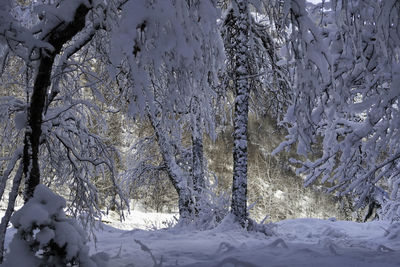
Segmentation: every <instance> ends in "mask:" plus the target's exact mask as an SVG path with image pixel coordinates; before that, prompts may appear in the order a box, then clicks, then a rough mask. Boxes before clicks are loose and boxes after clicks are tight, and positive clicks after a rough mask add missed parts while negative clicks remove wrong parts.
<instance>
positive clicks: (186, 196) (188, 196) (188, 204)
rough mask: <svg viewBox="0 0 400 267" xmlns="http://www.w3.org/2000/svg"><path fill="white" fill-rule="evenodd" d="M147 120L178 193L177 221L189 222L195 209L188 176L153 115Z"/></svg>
mask: <svg viewBox="0 0 400 267" xmlns="http://www.w3.org/2000/svg"><path fill="white" fill-rule="evenodd" d="M148 118H149V120H150V123H151V125H152V127H153V129H154V132H155V134H156V138H157V143H158V147H159V148H160V153H161V156H162V159H163V162H164V164H165V168H166V172H167V174H168V177H169V179H170V181H171V183H172V185H173V186H174V188H175V190H176V192H177V193H178V198H179V201H178V207H179V220H180V221H181V222H187V221H191V220H192V219H193V218H194V214H195V212H194V211H195V209H194V203H193V194H192V190H190V188H189V183H188V178H189V175H188V174H187V173H185V172H184V171H183V170H182V168H181V167H180V166H179V165H178V163H177V162H176V159H175V157H174V155H173V154H172V151H173V149H172V145H171V143H170V142H169V140H167V138H166V137H165V134H164V133H163V129H162V127H161V125H160V122H158V121H157V119H156V118H155V115H154V114H151V113H149V115H148Z"/></svg>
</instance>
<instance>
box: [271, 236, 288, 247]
mask: <svg viewBox="0 0 400 267" xmlns="http://www.w3.org/2000/svg"><path fill="white" fill-rule="evenodd" d="M278 246H280V247H282V248H289V247H288V246H287V245H286V242H285V241H284V240H283V239H282V238H278V239H276V240H275V241H274V242H272V243H271V244H269V245H268V247H269V248H277V247H278Z"/></svg>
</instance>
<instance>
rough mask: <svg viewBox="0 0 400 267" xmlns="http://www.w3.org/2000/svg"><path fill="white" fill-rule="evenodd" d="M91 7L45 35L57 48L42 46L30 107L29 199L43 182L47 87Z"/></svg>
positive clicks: (25, 169)
mask: <svg viewBox="0 0 400 267" xmlns="http://www.w3.org/2000/svg"><path fill="white" fill-rule="evenodd" d="M89 10H90V8H89V7H87V6H86V5H84V4H81V5H79V6H78V7H77V9H76V11H75V16H74V19H73V20H72V21H71V22H65V21H63V22H60V23H59V24H58V25H55V27H54V28H53V30H52V31H51V32H50V33H49V34H48V35H47V36H46V37H45V38H44V40H43V41H46V42H48V43H49V44H51V45H52V46H53V47H54V50H52V51H50V50H48V49H42V51H40V52H41V57H40V62H39V68H38V72H37V74H36V77H35V82H34V86H33V93H32V97H31V100H30V106H29V109H28V127H27V129H26V132H25V138H24V152H23V157H22V160H23V175H24V177H25V195H24V198H25V201H28V200H29V199H30V198H31V197H32V196H33V192H34V190H35V188H36V186H37V185H38V184H39V183H40V167H39V147H40V136H41V134H42V129H41V126H42V115H43V111H44V107H45V103H46V97H47V90H48V88H49V86H50V84H51V71H52V68H53V64H54V59H55V57H56V56H57V55H58V54H59V53H60V52H61V49H62V47H63V45H64V44H65V43H67V42H68V41H70V40H71V39H72V38H73V37H74V36H75V35H76V34H77V33H79V32H80V31H81V30H82V29H83V28H84V27H85V22H86V15H87V13H88V12H89Z"/></svg>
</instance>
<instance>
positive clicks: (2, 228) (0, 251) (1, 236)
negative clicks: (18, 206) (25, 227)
mask: <svg viewBox="0 0 400 267" xmlns="http://www.w3.org/2000/svg"><path fill="white" fill-rule="evenodd" d="M22 167H23V166H22V162H21V163H20V166H19V167H18V170H17V172H16V174H15V176H14V180H13V185H12V188H11V191H10V193H9V195H8V203H7V209H6V212H5V214H4V216H3V218H2V219H1V223H0V263H2V262H3V257H4V241H5V237H6V231H7V226H8V223H9V222H10V219H11V215H12V213H13V212H14V206H15V200H16V199H17V196H18V189H19V186H20V184H21V180H22V171H23V168H22Z"/></svg>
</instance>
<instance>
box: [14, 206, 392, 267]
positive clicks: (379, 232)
mask: <svg viewBox="0 0 400 267" xmlns="http://www.w3.org/2000/svg"><path fill="white" fill-rule="evenodd" d="M172 216H173V215H171V214H157V213H143V212H139V211H134V212H132V213H131V214H129V216H128V217H127V221H125V222H118V220H116V219H115V218H113V217H112V216H109V217H106V218H105V221H108V224H103V230H98V231H97V232H96V236H97V243H96V244H95V243H94V242H93V241H91V242H90V243H89V246H90V249H91V253H92V254H93V253H98V252H105V253H106V254H108V256H109V261H108V266H110V267H118V266H121V267H122V266H125V267H133V266H136V267H138V266H139V267H141V266H164V267H165V266H224V267H225V266H226V267H228V266H271V267H272V266H276V267H278V266H281V267H283V266H285V267H286V266H288V267H290V266H307V267H312V266H335V267H336V266H340V267H344V266H363V267H367V266H400V224H392V225H391V224H389V223H387V222H379V221H375V222H369V223H355V222H348V221H333V220H320V219H295V220H284V221H280V222H278V223H275V225H274V226H273V231H274V232H275V235H274V236H271V237H267V236H265V235H264V234H262V233H253V232H247V231H244V230H241V229H239V228H237V226H235V225H234V224H232V222H231V221H230V218H229V217H228V218H227V219H225V220H224V221H223V223H222V224H221V225H219V226H218V227H217V228H216V229H213V230H207V231H193V230H191V229H182V228H178V227H172V228H170V229H157V230H149V229H155V228H160V227H162V226H165V225H167V224H168V222H171V221H172V220H173V217H172ZM116 227H119V228H124V229H119V228H116ZM128 229H131V230H128ZM14 232H15V231H14V230H13V229H12V228H9V230H8V233H7V242H9V241H10V240H11V238H12V234H13V233H14ZM149 251H150V252H149Z"/></svg>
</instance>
